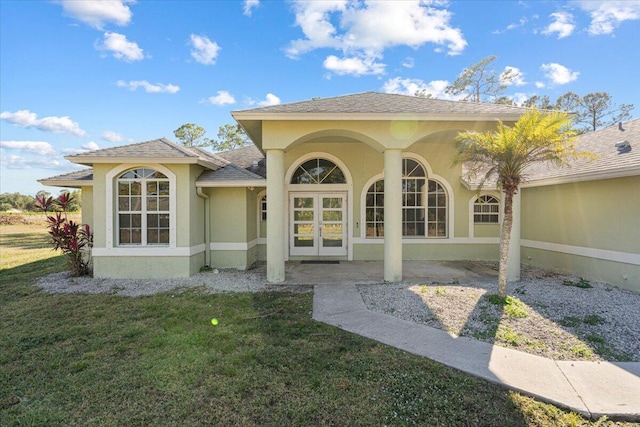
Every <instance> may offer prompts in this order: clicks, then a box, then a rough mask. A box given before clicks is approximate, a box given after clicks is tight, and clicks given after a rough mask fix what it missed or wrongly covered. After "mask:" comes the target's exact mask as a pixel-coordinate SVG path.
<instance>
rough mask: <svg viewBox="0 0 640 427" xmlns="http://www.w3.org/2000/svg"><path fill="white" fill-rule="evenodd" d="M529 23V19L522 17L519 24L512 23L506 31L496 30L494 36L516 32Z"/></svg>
mask: <svg viewBox="0 0 640 427" xmlns="http://www.w3.org/2000/svg"><path fill="white" fill-rule="evenodd" d="M526 23H527V18H525V17H522V18H520V20H519V21H518V22H517V23H512V24H509V25H507V27H506V28H505V29H504V30H494V31H492V34H504V33H506V32H507V31H511V30H515V29H516V28H518V27H522V26H524V25H525V24H526Z"/></svg>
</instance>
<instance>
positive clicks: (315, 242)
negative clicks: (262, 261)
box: [289, 193, 347, 256]
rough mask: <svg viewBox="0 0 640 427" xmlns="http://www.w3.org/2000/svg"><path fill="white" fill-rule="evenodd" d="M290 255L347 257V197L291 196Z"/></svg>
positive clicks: (292, 194) (330, 194)
mask: <svg viewBox="0 0 640 427" xmlns="http://www.w3.org/2000/svg"><path fill="white" fill-rule="evenodd" d="M289 215H290V217H289V227H290V229H289V254H290V255H292V256H344V255H347V194H346V193H290V194H289Z"/></svg>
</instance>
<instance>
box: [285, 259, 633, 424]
mask: <svg viewBox="0 0 640 427" xmlns="http://www.w3.org/2000/svg"><path fill="white" fill-rule="evenodd" d="M292 268H293V267H292ZM325 268H326V266H325ZM307 271H309V270H307ZM287 274H289V271H288V272H287ZM360 274H362V273H361V271H360ZM298 279H300V277H299V278H298ZM334 280H335V278H334ZM296 281H297V282H298V283H301V282H302V281H299V280H296ZM292 282H293V280H292ZM346 282H347V284H336V283H344V282H340V281H334V282H333V284H315V291H314V298H313V318H314V319H315V320H317V321H320V322H324V323H327V324H329V325H333V326H337V327H339V328H341V329H344V330H345V331H349V332H353V333H356V334H358V335H361V336H364V337H367V338H370V339H373V340H376V341H379V342H381V343H383V344H387V345H390V346H393V347H396V348H399V349H401V350H404V351H407V352H409V353H413V354H417V355H419V356H425V357H428V358H429V359H432V360H435V361H437V362H440V363H443V364H444V365H447V366H450V367H452V368H455V369H459V370H461V371H463V372H466V373H468V374H471V375H475V376H477V377H480V378H484V379H486V380H489V381H491V382H494V383H497V384H501V385H503V386H505V387H507V388H509V389H512V390H516V391H518V392H521V393H523V394H526V395H530V396H533V397H536V398H538V399H539V400H542V401H545V402H549V403H553V404H555V405H557V406H561V407H565V408H568V409H571V410H573V411H576V412H579V413H581V414H583V415H585V416H588V417H591V418H599V417H601V416H603V415H606V416H608V417H609V418H612V419H627V420H640V363H608V362H563V361H555V360H551V359H546V358H543V357H540V356H535V355H531V354H528V353H523V352H520V351H515V350H511V349H507V348H504V347H499V346H494V345H491V344H489V343H486V342H482V341H477V340H474V339H470V338H465V337H458V338H456V337H452V336H451V335H449V334H448V333H447V332H445V331H442V330H440V329H435V328H431V327H428V326H424V325H418V324H416V323H413V322H408V321H405V320H402V319H398V318H396V317H393V316H389V315H385V314H380V313H374V312H372V311H369V310H367V309H366V307H365V305H364V302H363V300H362V297H361V296H360V293H359V291H358V290H357V289H356V286H355V284H353V282H351V283H349V282H350V281H349V280H346ZM379 282H380V281H379V280H378V281H377V283H379Z"/></svg>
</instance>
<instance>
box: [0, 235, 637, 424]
mask: <svg viewBox="0 0 640 427" xmlns="http://www.w3.org/2000/svg"><path fill="white" fill-rule="evenodd" d="M0 238H1V240H0V245H1V246H0V252H1V253H2V254H3V258H2V267H1V271H0V331H2V339H1V340H0V424H2V425H9V426H11V425H48V426H57V425H132V426H135V425H171V424H179V425H205V424H206V425H354V424H358V425H394V426H402V425H429V426H451V425H461V426H549V425H566V426H596V425H600V426H610V425H616V424H615V423H613V422H611V421H608V420H606V419H601V420H598V421H588V420H585V419H584V418H582V417H581V416H579V415H577V414H574V413H571V412H567V411H563V410H561V409H558V408H556V407H554V406H553V405H548V404H543V403H540V402H537V401H536V400H534V399H530V398H528V397H525V396H522V395H520V394H518V393H515V392H509V391H506V390H504V389H502V388H500V387H498V386H496V385H494V384H491V383H488V382H486V381H484V380H481V379H477V378H474V377H471V376H469V375H465V374H462V373H460V372H458V371H455V370H453V369H450V368H447V367H445V366H443V365H440V364H438V363H435V362H432V361H430V360H428V359H425V358H421V357H417V356H413V355H410V354H408V353H405V352H402V351H399V350H396V349H393V348H390V347H387V346H384V345H381V344H378V343H376V342H374V341H371V340H368V339H365V338H362V337H359V336H357V335H353V334H350V333H347V332H345V331H342V330H339V329H337V328H333V327H330V326H327V325H324V324H321V323H317V322H314V321H313V320H311V318H310V312H311V310H312V294H309V293H307V294H304V293H303V294H296V293H285V292H280V293H275V292H264V293H257V294H249V293H238V294H219V295H203V294H199V293H198V292H195V291H194V292H186V293H180V294H175V293H173V294H172V293H165V294H158V295H154V296H150V297H139V298H126V297H119V296H115V295H48V294H44V293H42V292H40V291H38V290H37V288H35V287H34V286H33V285H32V282H33V279H34V278H36V277H38V276H39V275H43V274H48V273H50V272H54V271H59V270H61V269H62V268H63V266H64V260H63V259H61V257H59V256H55V253H53V252H51V251H48V250H47V251H44V250H43V249H44V248H45V246H44V243H43V242H44V241H45V240H46V234H44V232H43V231H41V230H37V229H35V230H34V229H31V230H25V229H23V228H22V226H2V227H0ZM16 257H20V258H21V260H22V261H17V260H16V259H15V258H16ZM213 317H215V318H217V319H218V321H219V324H218V325H217V326H213V325H212V324H211V322H210V320H211V318H213ZM619 425H624V424H623V423H620V424H619ZM628 425H632V424H628Z"/></svg>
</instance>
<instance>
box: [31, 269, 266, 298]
mask: <svg viewBox="0 0 640 427" xmlns="http://www.w3.org/2000/svg"><path fill="white" fill-rule="evenodd" d="M265 277H266V267H265V265H264V263H262V264H258V265H256V266H255V267H254V268H252V269H250V270H247V271H240V270H235V269H215V270H213V271H207V272H202V273H198V274H196V275H194V276H191V277H188V278H182V279H153V280H135V279H96V278H92V277H71V275H70V274H69V272H61V273H54V274H50V275H48V276H44V277H41V278H40V279H38V281H37V282H36V285H37V286H39V287H40V288H42V289H43V290H44V291H46V292H49V293H52V294H112V295H122V296H130V297H137V296H142V295H153V294H156V293H161V292H170V291H175V292H180V291H183V290H186V289H193V288H198V289H199V290H201V291H202V292H204V293H222V292H262V291H264V290H268V289H272V288H270V287H268V286H267V284H266V280H265Z"/></svg>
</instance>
